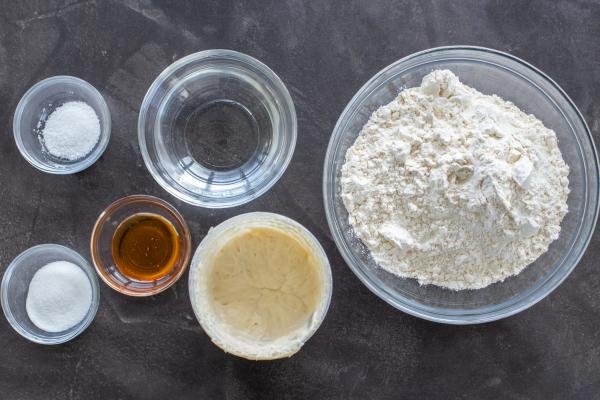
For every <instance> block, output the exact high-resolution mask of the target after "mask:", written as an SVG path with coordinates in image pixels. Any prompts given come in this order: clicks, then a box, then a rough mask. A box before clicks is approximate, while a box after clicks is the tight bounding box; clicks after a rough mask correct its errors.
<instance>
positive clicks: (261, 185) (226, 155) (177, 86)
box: [138, 50, 296, 208]
mask: <svg viewBox="0 0 600 400" xmlns="http://www.w3.org/2000/svg"><path fill="white" fill-rule="evenodd" d="M138 135H139V144H140V149H141V152H142V155H143V158H144V162H145V163H146V167H147V168H148V170H149V171H150V174H151V175H152V176H153V177H154V179H155V180H156V181H157V182H158V183H159V184H160V185H161V186H162V187H163V188H164V189H165V190H167V191H168V192H169V193H170V194H172V195H173V196H175V197H177V198H179V199H181V200H183V201H185V202H187V203H190V204H193V205H197V206H202V207H209V208H223V207H233V206H237V205H240V204H244V203H246V202H248V201H250V200H252V199H254V198H256V197H258V196H260V195H261V194H263V193H264V192H266V191H267V190H268V189H269V188H270V187H271V186H273V184H275V182H277V180H278V179H279V178H280V177H281V175H282V174H283V172H284V171H285V169H286V167H287V165H288V164H289V162H290V160H291V158H292V154H293V152H294V147H295V145H296V111H295V109H294V104H293V102H292V99H291V97H290V95H289V93H288V91H287V89H286V87H285V85H284V84H283V82H282V81H281V80H280V79H279V77H277V75H275V73H274V72H273V71H271V70H270V69H269V68H268V67H267V66H266V65H264V64H263V63H261V62H260V61H258V60H256V59H254V58H252V57H250V56H247V55H245V54H241V53H238V52H235V51H230V50H207V51H202V52H199V53H195V54H192V55H189V56H187V57H184V58H182V59H181V60H178V61H176V62H175V63H174V64H172V65H171V66H169V67H168V68H167V69H165V70H164V71H163V72H162V73H161V74H160V75H159V76H158V78H156V80H155V81H154V83H153V84H152V86H150V89H148V92H147V93H146V96H145V97H144V100H143V102H142V106H141V110H140V115H139V120H138Z"/></svg>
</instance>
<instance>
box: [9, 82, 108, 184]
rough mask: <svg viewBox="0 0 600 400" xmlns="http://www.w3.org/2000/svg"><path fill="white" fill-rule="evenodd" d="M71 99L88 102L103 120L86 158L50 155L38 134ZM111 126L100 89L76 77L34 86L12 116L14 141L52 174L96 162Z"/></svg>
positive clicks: (105, 143)
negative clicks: (49, 119)
mask: <svg viewBox="0 0 600 400" xmlns="http://www.w3.org/2000/svg"><path fill="white" fill-rule="evenodd" d="M70 101H83V102H85V103H87V104H88V105H89V106H90V107H92V108H93V109H94V111H95V112H96V115H98V119H99V120H100V138H99V139H98V142H97V143H96V145H95V146H94V148H93V149H92V151H90V152H89V153H88V154H87V155H86V156H85V157H82V158H80V159H77V160H74V161H70V160H67V159H64V158H59V157H55V156H53V155H52V154H50V153H49V152H48V151H47V150H46V149H45V147H44V145H43V144H42V141H41V138H40V133H39V129H40V127H42V126H43V125H44V123H45V122H46V120H47V119H48V117H49V116H50V114H52V112H53V111H54V110H55V109H56V108H58V107H60V106H61V105H63V104H64V103H67V102H70ZM110 129H111V121H110V111H109V109H108V106H107V105H106V101H104V98H103V97H102V95H101V94H100V92H98V91H97V90H96V88H94V87H93V86H92V85H90V84H89V83H87V82H86V81H84V80H82V79H79V78H76V77H74V76H53V77H51V78H47V79H44V80H42V81H40V82H38V83H36V84H35V85H33V86H32V87H31V88H30V89H29V90H28V91H27V92H26V93H25V94H24V95H23V97H22V98H21V100H20V101H19V104H18V105H17V108H16V110H15V115H14V118H13V133H14V137H15V142H16V143H17V147H18V148H19V151H20V152H21V154H22V155H23V157H24V158H25V159H26V160H27V161H28V162H29V163H30V164H31V165H33V166H34V167H36V168H37V169H39V170H40V171H44V172H48V173H51V174H73V173H75V172H79V171H82V170H84V169H86V168H88V167H89V166H91V165H92V164H93V163H95V162H96V161H97V160H98V158H100V156H101V155H102V153H104V150H106V146H107V145H108V142H109V140H110Z"/></svg>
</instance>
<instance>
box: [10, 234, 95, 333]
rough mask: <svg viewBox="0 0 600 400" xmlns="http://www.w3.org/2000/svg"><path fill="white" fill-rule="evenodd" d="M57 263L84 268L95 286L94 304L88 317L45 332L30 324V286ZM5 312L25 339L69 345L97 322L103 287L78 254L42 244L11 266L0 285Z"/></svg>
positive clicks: (93, 289) (27, 251)
mask: <svg viewBox="0 0 600 400" xmlns="http://www.w3.org/2000/svg"><path fill="white" fill-rule="evenodd" d="M54 261H68V262H71V263H73V264H75V265H77V266H78V267H79V268H81V269H82V270H83V271H84V272H85V274H86V275H87V277H88V279H89V280H90V285H91V287H92V304H91V305H90V308H89V309H88V312H87V314H86V315H85V317H84V318H83V319H82V320H81V321H80V322H79V323H77V324H76V325H74V326H72V327H71V328H69V329H67V330H65V331H62V332H46V331H44V330H42V329H40V328H38V327H37V326H35V325H34V324H33V322H31V320H30V319H29V316H28V315H27V309H26V308H25V304H26V300H27V292H28V290H29V283H30V282H31V279H32V278H33V275H34V274H35V273H36V272H37V271H38V270H39V269H40V268H42V267H43V266H45V265H47V264H49V263H51V262H54ZM0 298H1V302H2V310H3V311H4V315H5V316H6V319H7V320H8V322H9V323H10V325H11V326H12V327H13V329H14V330H15V331H17V333H18V334H19V335H21V336H23V337H24V338H25V339H28V340H30V341H32V342H34V343H39V344H60V343H65V342H68V341H69V340H71V339H73V338H75V337H76V336H78V335H79V334H80V333H82V332H83V331H84V330H85V329H86V328H87V327H88V326H89V325H90V324H91V323H92V321H93V320H94V317H95V316H96V312H97V311H98V305H99V304H100V286H99V285H98V277H97V276H96V273H95V272H94V269H93V268H92V266H91V265H90V264H89V263H88V262H87V261H86V260H85V258H83V257H82V256H81V255H80V254H79V253H77V252H76V251H74V250H71V249H70V248H68V247H65V246H61V245H58V244H40V245H37V246H33V247H30V248H29V249H27V250H25V251H24V252H22V253H21V254H19V255H18V256H17V257H15V259H14V260H13V261H12V262H11V263H10V265H9V266H8V268H6V271H5V272H4V276H3V278H2V284H1V285H0Z"/></svg>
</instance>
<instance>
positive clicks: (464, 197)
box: [323, 47, 598, 324]
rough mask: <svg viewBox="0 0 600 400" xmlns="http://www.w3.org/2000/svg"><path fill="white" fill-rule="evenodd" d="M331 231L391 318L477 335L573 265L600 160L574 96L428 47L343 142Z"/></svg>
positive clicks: (362, 100) (338, 144) (328, 202)
mask: <svg viewBox="0 0 600 400" xmlns="http://www.w3.org/2000/svg"><path fill="white" fill-rule="evenodd" d="M323 190H324V198H325V208H326V213H327V220H328V223H329V226H330V229H331V232H332V234H333V237H334V240H335V242H336V244H337V246H338V249H339V250H340V252H341V253H342V256H343V257H344V259H345V260H346V262H347V264H348V265H349V266H350V268H351V269H352V271H353V272H354V273H355V274H356V275H357V276H358V277H359V279H360V280H361V281H362V282H363V283H364V284H365V285H366V286H367V287H368V288H369V289H371V290H372V291H373V292H374V293H375V294H377V295H378V296H379V297H381V298H382V299H383V300H385V301H387V302H388V303H390V304H391V305H393V306H394V307H396V308H398V309H400V310H403V311H406V312H408V313H410V314H412V315H415V316H418V317H421V318H425V319H428V320H432V321H437V322H444V323H451V324H469V323H480V322H487V321H492V320H497V319H500V318H504V317H507V316H510V315H513V314H515V313H517V312H519V311H522V310H524V309H525V308H528V307H529V306H531V305H533V304H535V303H536V302H538V301H539V300H541V299H542V298H544V297H545V296H546V295H548V294H549V293H550V292H551V291H552V290H553V289H555V288H556V287H557V286H558V285H559V284H560V283H561V282H562V281H563V280H564V279H565V278H566V277H567V276H568V275H569V273H570V272H571V271H572V270H573V269H574V268H575V266H576V265H577V262H578V261H579V259H580V258H581V256H582V255H583V252H584V251H585V248H586V247H587V244H588V242H589V240H590V237H591V234H592V232H593V230H594V226H595V223H596V218H597V213H598V161H597V155H596V150H595V147H594V143H593V141H592V138H591V134H590V132H589V129H588V127H587V125H586V123H585V121H584V119H583V117H582V116H581V114H580V113H579V111H578V110H577V108H576V106H575V105H574V104H573V102H572V101H571V100H570V99H569V97H568V96H567V95H566V94H565V92H564V91H563V90H562V89H561V88H560V87H559V86H558V85H557V84H556V83H555V82H554V81H552V80H551V79H550V78H549V77H547V76H546V75H545V74H544V73H542V72H541V71H539V70H538V69H536V68H535V67H533V66H531V65H529V64H528V63H526V62H524V61H522V60H520V59H518V58H516V57H513V56H511V55H509V54H505V53H501V52H498V51H495V50H490V49H484V48H475V47H443V48H436V49H431V50H426V51H423V52H420V53H417V54H414V55H411V56H408V57H406V58H404V59H402V60H399V61H397V62H395V63H394V64H392V65H390V66H388V67H386V68H385V69H383V70H382V71H380V72H379V73H378V74H376V75H375V76H374V77H373V78H372V79H371V80H370V81H368V82H367V83H366V84H365V85H364V86H363V87H362V88H361V89H360V90H359V91H358V93H357V94H356V95H355V96H354V98H353V99H352V100H351V101H350V103H349V104H348V106H347V107H346V109H345V110H344V111H343V113H342V115H341V116H340V118H339V120H338V122H337V124H336V127H335V129H334V132H333V134H332V137H331V140H330V143H329V147H328V150H327V155H326V160H325V171H324V177H323Z"/></svg>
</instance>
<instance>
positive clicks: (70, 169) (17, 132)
mask: <svg viewBox="0 0 600 400" xmlns="http://www.w3.org/2000/svg"><path fill="white" fill-rule="evenodd" d="M65 82H67V83H71V84H73V85H75V86H78V87H85V88H87V89H89V90H90V93H91V94H92V96H93V97H95V98H96V99H97V100H98V104H99V105H100V114H101V115H98V119H99V120H101V121H102V128H101V130H100V138H99V139H98V142H99V145H98V147H96V148H95V149H94V150H92V152H90V153H89V154H88V155H86V156H84V157H83V158H82V159H80V160H79V161H76V162H74V163H72V164H65V168H60V169H59V168H53V167H49V166H47V165H45V164H42V163H40V162H38V161H37V160H36V159H35V158H33V157H32V156H31V155H30V154H29V152H28V151H27V149H26V148H25V145H24V143H23V139H22V138H21V136H22V134H21V131H22V129H21V115H22V114H23V112H24V110H25V107H26V106H27V104H29V101H30V98H31V96H33V95H34V94H35V93H36V92H38V91H40V90H42V89H44V88H46V87H49V86H53V85H59V84H61V83H65ZM90 107H91V106H90ZM111 122H112V121H111V114H110V109H109V108H108V104H107V103H106V100H105V99H104V96H102V94H101V93H100V92H99V91H98V89H96V88H95V87H94V86H93V85H92V84H91V83H89V82H87V81H85V80H83V79H81V78H78V77H76V76H71V75H55V76H51V77H48V78H45V79H42V80H41V81H39V82H37V83H35V84H34V85H33V86H31V87H30V88H29V89H27V91H26V92H25V94H23V96H22V97H21V99H20V100H19V103H18V104H17V107H16V108H15V112H14V114H13V136H14V139H15V143H16V145H17V148H18V149H19V152H20V153H21V156H23V158H24V159H25V160H26V161H27V162H28V163H29V164H31V165H32V166H33V167H35V168H37V169H39V170H40V171H42V172H46V173H49V174H55V175H69V174H74V173H77V172H80V171H83V170H84V169H86V168H88V167H90V166H92V165H93V164H94V163H95V162H96V161H98V159H99V158H100V156H102V154H103V153H104V151H105V150H106V148H107V147H108V142H109V141H110V136H111V128H112V126H111V125H112V123H111Z"/></svg>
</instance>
